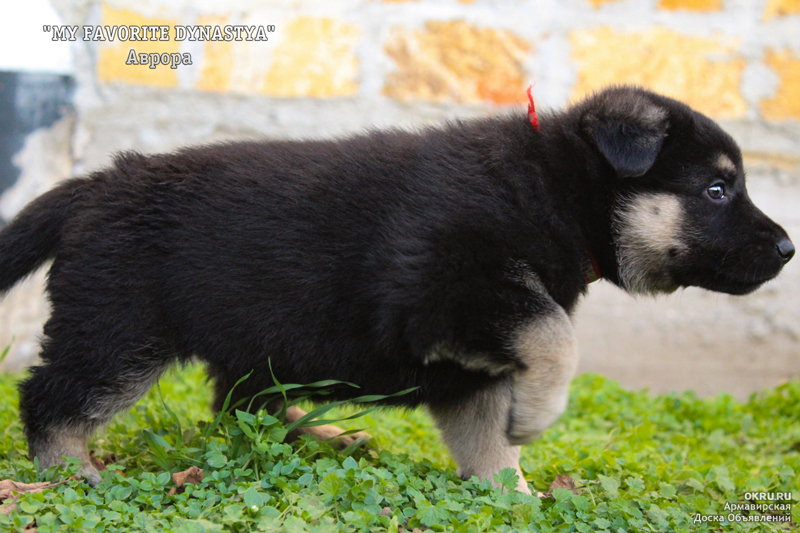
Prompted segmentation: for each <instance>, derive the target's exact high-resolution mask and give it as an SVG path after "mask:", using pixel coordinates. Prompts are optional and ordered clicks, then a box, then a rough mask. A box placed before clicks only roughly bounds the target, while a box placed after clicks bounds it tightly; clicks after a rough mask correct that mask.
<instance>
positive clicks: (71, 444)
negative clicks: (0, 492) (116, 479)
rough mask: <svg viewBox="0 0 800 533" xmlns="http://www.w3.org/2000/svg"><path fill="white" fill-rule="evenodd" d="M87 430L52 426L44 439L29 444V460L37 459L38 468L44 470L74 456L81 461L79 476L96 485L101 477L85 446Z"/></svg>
mask: <svg viewBox="0 0 800 533" xmlns="http://www.w3.org/2000/svg"><path fill="white" fill-rule="evenodd" d="M86 433H87V432H85V431H80V430H76V429H74V428H68V427H67V428H53V429H52V430H50V431H49V432H48V434H49V436H48V437H47V439H46V440H37V441H35V442H31V443H30V445H29V448H30V449H29V450H28V452H29V454H30V457H31V460H33V458H34V457H37V458H38V459H39V470H41V471H44V470H47V469H48V468H50V467H51V466H54V465H59V464H65V463H64V459H63V457H75V458H77V459H80V461H81V470H80V473H81V476H83V477H85V478H86V479H87V480H88V481H89V484H90V485H91V486H93V487H94V486H96V485H97V484H98V483H100V481H102V478H101V477H100V473H99V472H98V471H97V469H96V468H95V467H94V466H92V462H91V460H90V459H89V450H88V449H87V448H86V440H87V435H86Z"/></svg>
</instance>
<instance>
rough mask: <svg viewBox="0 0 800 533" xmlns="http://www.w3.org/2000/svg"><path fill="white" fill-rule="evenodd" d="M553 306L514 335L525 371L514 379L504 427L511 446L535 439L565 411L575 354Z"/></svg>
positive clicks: (565, 322) (566, 323) (565, 321)
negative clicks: (511, 398) (506, 429)
mask: <svg viewBox="0 0 800 533" xmlns="http://www.w3.org/2000/svg"><path fill="white" fill-rule="evenodd" d="M553 305H554V308H553V311H551V312H550V314H549V315H547V316H537V317H536V318H535V319H533V320H532V321H531V322H530V323H529V324H527V325H525V326H523V327H522V328H520V329H519V331H518V333H517V338H516V341H515V351H516V353H517V356H518V357H519V358H520V359H521V360H522V361H523V362H524V363H525V364H526V365H527V367H528V368H527V369H526V370H523V371H521V372H518V373H516V374H515V375H514V393H513V404H512V407H511V416H510V418H509V425H508V439H509V441H510V442H512V443H514V444H526V443H528V442H530V441H532V440H534V439H536V438H538V437H539V435H541V433H542V432H543V431H544V430H545V429H547V428H548V427H550V426H551V425H552V424H553V423H554V422H555V421H556V420H558V417H559V416H561V413H563V412H564V410H565V409H566V407H567V400H568V397H569V384H570V382H571V381H572V377H573V376H574V375H575V370H576V369H577V367H578V350H577V343H576V341H575V334H574V332H573V329H572V323H571V322H570V319H569V316H567V313H566V312H565V311H564V310H563V309H562V308H561V307H559V306H558V305H556V304H555V302H553Z"/></svg>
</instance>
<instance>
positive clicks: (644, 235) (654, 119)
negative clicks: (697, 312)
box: [578, 87, 794, 294]
mask: <svg viewBox="0 0 800 533" xmlns="http://www.w3.org/2000/svg"><path fill="white" fill-rule="evenodd" d="M578 110H579V113H580V130H581V134H582V135H583V136H584V137H585V138H586V139H587V140H588V141H589V144H590V145H591V146H592V147H593V149H594V150H596V151H597V152H599V154H600V155H601V156H602V157H601V158H600V159H601V160H603V161H604V162H603V163H602V164H603V165H605V166H606V167H607V172H606V174H607V175H608V176H610V178H609V181H610V183H609V187H610V190H611V195H610V196H611V197H612V198H613V203H612V205H611V212H610V217H611V221H612V222H611V228H612V238H613V240H614V245H615V249H616V260H617V268H618V278H619V283H620V284H621V285H622V286H623V287H624V288H625V289H627V290H628V291H631V292H639V293H657V292H670V291H673V290H675V289H677V288H678V287H681V286H698V287H703V288H706V289H709V290H714V291H720V292H726V293H730V294H746V293H749V292H752V291H754V290H755V289H757V288H758V287H759V286H760V285H761V284H762V283H764V282H765V281H768V280H770V279H772V278H774V277H775V276H776V275H778V273H779V272H780V270H781V268H783V266H784V265H785V264H786V263H787V262H788V261H789V260H790V259H791V258H792V256H793V255H794V246H793V245H792V242H791V241H790V240H789V237H788V235H787V234H786V232H785V231H784V230H783V228H781V227H780V226H779V225H778V224H776V223H775V222H773V221H772V220H771V219H770V218H768V217H767V216H766V215H765V214H764V213H762V212H761V211H760V210H759V209H758V208H757V207H756V206H755V205H754V204H753V202H752V201H751V200H750V198H749V197H748V195H747V190H746V189H745V176H744V170H743V168H742V155H741V152H740V150H739V148H738V146H737V145H736V143H735V141H734V140H733V139H732V138H731V137H730V136H729V135H727V134H726V133H725V132H724V131H722V129H721V128H720V127H719V126H718V125H717V124H716V123H714V122H713V121H712V120H710V119H709V118H707V117H705V116H704V115H701V114H700V113H697V112H695V111H693V110H692V109H690V108H689V107H687V106H685V105H684V104H681V103H679V102H677V101H675V100H672V99H669V98H666V97H662V96H659V95H656V94H653V93H650V92H647V91H644V90H642V89H637V88H632V87H616V88H612V89H608V90H606V91H603V92H601V93H599V94H596V95H595V96H593V97H591V98H589V99H588V100H586V101H585V102H583V103H582V104H580V105H579V106H578Z"/></svg>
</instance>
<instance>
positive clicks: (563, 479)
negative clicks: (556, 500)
mask: <svg viewBox="0 0 800 533" xmlns="http://www.w3.org/2000/svg"><path fill="white" fill-rule="evenodd" d="M556 489H567V490H571V491H572V493H573V494H578V489H576V488H575V480H573V479H572V478H571V477H569V476H568V475H566V474H558V475H557V476H556V478H555V479H554V480H553V483H551V484H550V490H548V491H547V492H544V493H539V497H540V498H552V497H553V491H554V490H556Z"/></svg>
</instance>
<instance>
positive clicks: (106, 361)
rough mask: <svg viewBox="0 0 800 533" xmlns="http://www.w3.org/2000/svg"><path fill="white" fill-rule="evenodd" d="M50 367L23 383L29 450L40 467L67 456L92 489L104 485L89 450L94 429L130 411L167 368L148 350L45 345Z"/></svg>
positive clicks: (22, 408) (45, 358)
mask: <svg viewBox="0 0 800 533" xmlns="http://www.w3.org/2000/svg"><path fill="white" fill-rule="evenodd" d="M42 359H43V361H44V363H45V364H43V365H41V366H37V367H34V368H33V369H32V370H31V376H30V377H29V378H28V379H26V380H25V381H23V382H22V383H21V384H20V414H21V417H22V420H23V422H24V424H25V434H26V436H27V439H28V450H29V454H30V457H31V460H33V458H34V457H36V458H38V459H39V468H40V469H41V470H45V469H47V468H49V467H51V466H53V465H56V464H60V463H63V457H64V456H66V457H76V458H78V459H79V460H80V461H81V474H82V475H83V476H84V477H86V478H87V479H88V481H89V483H90V484H91V485H93V486H94V485H96V484H97V483H99V482H100V480H101V477H100V474H99V472H98V471H97V469H95V467H94V466H92V464H91V462H90V459H89V453H88V450H87V447H86V442H87V439H88V438H89V437H90V436H91V435H92V433H93V432H94V430H95V429H97V428H98V427H100V426H102V425H104V424H106V423H107V422H108V421H109V420H110V419H111V417H112V416H113V415H114V414H115V413H117V412H119V411H122V410H124V409H127V408H130V407H131V406H132V405H133V404H134V403H136V401H137V400H138V399H139V398H141V396H143V395H144V394H145V393H146V392H147V391H148V390H149V389H150V387H151V386H152V385H153V384H154V383H155V382H156V381H157V380H158V377H159V376H160V375H161V373H162V371H163V370H164V369H165V368H166V366H167V362H168V361H167V360H166V359H165V358H161V357H158V356H157V355H156V354H155V352H154V351H153V350H152V349H151V348H150V347H149V346H148V347H143V348H139V349H133V348H131V347H128V349H127V350H119V349H117V350H114V349H113V348H109V349H108V350H107V351H106V352H105V353H103V351H102V350H101V349H100V348H99V347H98V346H87V345H85V344H84V343H73V344H72V345H70V344H68V343H59V342H54V341H53V340H52V339H51V340H49V341H47V342H46V343H45V347H44V349H43V350H42Z"/></svg>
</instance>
